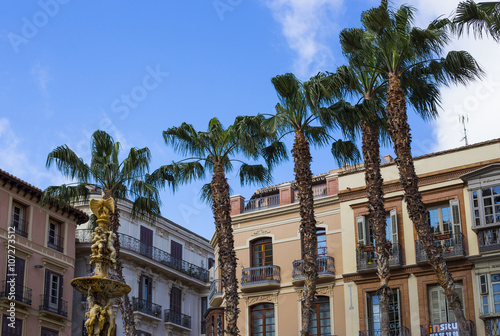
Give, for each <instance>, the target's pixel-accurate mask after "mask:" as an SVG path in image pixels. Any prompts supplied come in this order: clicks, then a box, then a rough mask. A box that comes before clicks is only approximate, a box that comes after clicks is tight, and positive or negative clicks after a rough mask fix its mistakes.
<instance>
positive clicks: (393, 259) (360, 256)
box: [356, 244, 403, 271]
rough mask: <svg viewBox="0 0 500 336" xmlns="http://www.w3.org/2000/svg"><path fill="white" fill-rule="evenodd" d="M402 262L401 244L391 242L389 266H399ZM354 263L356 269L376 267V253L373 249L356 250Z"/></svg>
mask: <svg viewBox="0 0 500 336" xmlns="http://www.w3.org/2000/svg"><path fill="white" fill-rule="evenodd" d="M402 264H403V254H402V253H401V245H399V244H393V245H392V246H391V247H390V248H389V266H401V265H402ZM356 265H357V269H358V271H363V270H370V269H376V268H377V254H376V253H375V250H373V251H363V250H359V249H358V250H357V251H356Z"/></svg>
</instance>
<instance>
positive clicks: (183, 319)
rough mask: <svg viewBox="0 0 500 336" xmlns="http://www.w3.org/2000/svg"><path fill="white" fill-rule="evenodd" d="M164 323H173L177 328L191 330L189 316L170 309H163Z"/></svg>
mask: <svg viewBox="0 0 500 336" xmlns="http://www.w3.org/2000/svg"><path fill="white" fill-rule="evenodd" d="M164 322H165V323H173V324H176V325H178V326H181V327H184V328H187V329H191V316H189V315H186V314H182V313H179V312H176V311H173V310H171V309H165V318H164Z"/></svg>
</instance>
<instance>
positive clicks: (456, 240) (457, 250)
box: [415, 233, 465, 262]
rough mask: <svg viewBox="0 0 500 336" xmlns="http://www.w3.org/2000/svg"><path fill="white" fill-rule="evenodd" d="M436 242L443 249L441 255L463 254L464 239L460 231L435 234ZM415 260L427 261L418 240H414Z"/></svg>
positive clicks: (453, 255) (454, 255)
mask: <svg viewBox="0 0 500 336" xmlns="http://www.w3.org/2000/svg"><path fill="white" fill-rule="evenodd" d="M436 244H437V245H438V247H439V248H441V249H442V251H443V257H445V258H451V257H458V256H465V240H464V235H463V234H461V233H456V234H440V235H436ZM415 252H416V258H417V262H422V261H427V255H426V253H425V249H424V246H423V245H422V243H421V242H420V241H416V242H415Z"/></svg>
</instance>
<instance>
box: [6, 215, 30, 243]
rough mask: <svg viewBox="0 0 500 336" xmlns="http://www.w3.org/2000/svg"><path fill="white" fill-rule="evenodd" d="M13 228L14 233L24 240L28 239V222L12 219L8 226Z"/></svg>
mask: <svg viewBox="0 0 500 336" xmlns="http://www.w3.org/2000/svg"><path fill="white" fill-rule="evenodd" d="M10 226H11V227H13V228H14V232H15V233H16V234H18V235H20V236H23V237H25V238H27V237H28V221H27V220H24V219H21V218H14V217H12V222H11V224H10Z"/></svg>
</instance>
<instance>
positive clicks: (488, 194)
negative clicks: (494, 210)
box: [481, 188, 491, 197]
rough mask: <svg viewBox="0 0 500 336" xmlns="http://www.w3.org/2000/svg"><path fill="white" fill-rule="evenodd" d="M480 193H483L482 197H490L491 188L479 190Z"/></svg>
mask: <svg viewBox="0 0 500 336" xmlns="http://www.w3.org/2000/svg"><path fill="white" fill-rule="evenodd" d="M481 191H482V193H483V197H484V196H490V195H491V188H486V189H483V190H481Z"/></svg>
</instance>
